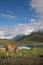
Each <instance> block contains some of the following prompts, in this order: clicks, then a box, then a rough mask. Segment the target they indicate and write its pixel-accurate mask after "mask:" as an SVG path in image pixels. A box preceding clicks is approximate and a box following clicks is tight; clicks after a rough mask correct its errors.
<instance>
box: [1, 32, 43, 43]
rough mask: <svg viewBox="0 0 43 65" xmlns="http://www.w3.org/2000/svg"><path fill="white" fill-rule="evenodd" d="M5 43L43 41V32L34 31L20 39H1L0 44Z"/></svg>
mask: <svg viewBox="0 0 43 65" xmlns="http://www.w3.org/2000/svg"><path fill="white" fill-rule="evenodd" d="M4 43H17V44H18V43H20V44H21V43H43V33H32V34H30V35H28V36H25V37H23V38H21V39H19V40H7V39H0V44H4Z"/></svg>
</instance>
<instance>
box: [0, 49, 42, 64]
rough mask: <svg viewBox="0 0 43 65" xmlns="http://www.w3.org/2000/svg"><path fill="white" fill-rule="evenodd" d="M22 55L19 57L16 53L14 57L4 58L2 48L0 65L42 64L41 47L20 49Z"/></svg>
mask: <svg viewBox="0 0 43 65" xmlns="http://www.w3.org/2000/svg"><path fill="white" fill-rule="evenodd" d="M21 51H22V53H23V55H24V56H23V57H19V56H18V54H16V57H12V58H11V57H10V56H9V58H5V53H3V52H4V51H3V50H0V65H43V48H41V49H40V48H36V49H33V50H31V49H29V50H21Z"/></svg>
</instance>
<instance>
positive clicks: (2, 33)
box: [0, 30, 32, 40]
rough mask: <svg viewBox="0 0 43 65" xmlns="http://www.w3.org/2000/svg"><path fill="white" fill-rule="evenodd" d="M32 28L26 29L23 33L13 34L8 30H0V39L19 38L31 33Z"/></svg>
mask: <svg viewBox="0 0 43 65" xmlns="http://www.w3.org/2000/svg"><path fill="white" fill-rule="evenodd" d="M31 32H32V30H28V31H26V32H25V31H24V32H23V33H19V34H18V33H17V34H14V33H12V32H8V31H0V39H14V40H16V39H20V38H22V37H24V36H26V35H28V34H31Z"/></svg>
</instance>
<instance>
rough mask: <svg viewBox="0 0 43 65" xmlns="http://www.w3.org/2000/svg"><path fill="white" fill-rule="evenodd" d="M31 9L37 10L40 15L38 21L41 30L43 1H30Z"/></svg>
mask: <svg viewBox="0 0 43 65" xmlns="http://www.w3.org/2000/svg"><path fill="white" fill-rule="evenodd" d="M30 5H31V9H33V8H34V9H35V10H36V12H37V13H38V16H37V17H38V19H39V23H37V24H38V25H39V27H40V28H43V0H32V1H30Z"/></svg>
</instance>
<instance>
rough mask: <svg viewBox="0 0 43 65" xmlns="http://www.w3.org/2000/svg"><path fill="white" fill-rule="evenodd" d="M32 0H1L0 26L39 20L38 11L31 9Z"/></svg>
mask: <svg viewBox="0 0 43 65" xmlns="http://www.w3.org/2000/svg"><path fill="white" fill-rule="evenodd" d="M30 1H31V0H0V26H4V25H7V26H13V25H16V24H29V23H31V22H30V21H31V20H32V19H33V20H34V19H35V20H37V15H38V14H37V12H36V10H35V9H34V8H33V9H31V6H30V5H31V4H30Z"/></svg>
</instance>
